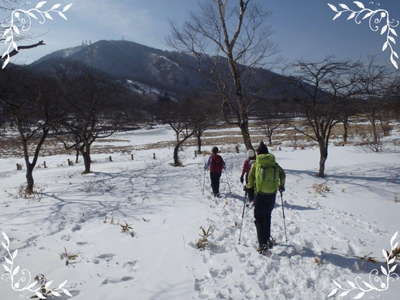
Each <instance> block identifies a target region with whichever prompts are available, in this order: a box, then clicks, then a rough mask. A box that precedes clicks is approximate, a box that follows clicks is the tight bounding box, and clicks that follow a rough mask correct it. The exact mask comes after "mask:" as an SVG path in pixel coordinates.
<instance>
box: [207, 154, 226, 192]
mask: <svg viewBox="0 0 400 300" xmlns="http://www.w3.org/2000/svg"><path fill="white" fill-rule="evenodd" d="M218 152H219V149H218V147H214V148H212V154H211V156H210V157H209V158H208V161H207V163H206V165H205V166H204V169H205V170H208V169H209V170H210V179H211V188H212V190H213V194H214V197H221V195H220V193H219V180H220V178H221V174H222V170H223V169H225V162H224V160H223V158H222V157H221V156H220V155H218Z"/></svg>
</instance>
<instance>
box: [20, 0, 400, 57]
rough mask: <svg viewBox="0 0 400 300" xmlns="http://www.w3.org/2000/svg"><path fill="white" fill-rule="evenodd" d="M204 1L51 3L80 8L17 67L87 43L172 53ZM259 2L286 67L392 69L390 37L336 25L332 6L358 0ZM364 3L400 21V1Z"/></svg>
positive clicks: (51, 27) (41, 28) (39, 28)
mask: <svg viewBox="0 0 400 300" xmlns="http://www.w3.org/2000/svg"><path fill="white" fill-rule="evenodd" d="M198 1H206V0H71V1H65V0H59V1H57V0H50V1H49V2H50V3H58V2H61V3H68V2H72V3H73V4H74V5H73V7H72V8H71V10H70V11H69V12H68V17H69V21H68V22H66V21H64V20H62V19H60V18H57V19H56V20H55V21H54V22H52V23H49V24H47V25H35V26H34V29H35V31H34V33H35V34H36V35H41V34H43V39H45V40H46V42H47V43H48V45H47V46H45V47H40V48H38V49H35V50H32V51H29V52H25V53H24V54H21V55H19V56H18V60H17V62H19V63H29V62H31V61H33V60H35V59H37V58H39V57H41V56H43V55H45V54H46V53H49V52H52V51H54V50H57V49H61V48H66V47H72V46H76V45H79V44H81V42H82V40H91V41H93V42H94V41H97V40H100V39H121V38H124V39H126V40H132V41H135V42H138V43H142V44H145V45H148V46H152V47H156V48H162V49H166V48H167V45H166V42H165V37H166V36H167V35H168V33H169V25H168V24H169V20H173V21H175V22H177V23H178V24H179V23H180V22H183V21H185V20H186V19H187V17H188V13H189V11H190V10H193V11H196V8H197V2H198ZM257 1H259V2H260V3H261V4H262V5H264V6H265V7H266V8H267V9H268V10H269V11H270V12H271V16H269V17H268V23H269V24H270V26H271V27H272V30H273V32H274V34H273V36H272V39H273V41H274V42H275V43H276V44H277V46H278V48H279V54H278V56H279V57H282V58H283V59H284V61H285V62H290V61H293V60H297V59H310V60H314V59H321V58H323V57H326V56H329V55H334V56H336V57H338V58H352V59H365V58H366V57H368V56H369V55H377V58H378V59H379V61H380V62H382V63H387V64H389V57H388V53H382V52H381V48H382V44H383V42H384V38H383V37H382V36H380V35H379V34H377V33H374V32H372V31H370V29H369V27H368V25H367V24H366V23H364V24H361V25H356V24H355V23H354V22H353V21H346V19H345V18H343V17H342V18H340V19H339V20H336V21H332V17H333V12H332V11H331V10H330V9H329V8H328V6H327V2H330V3H332V4H338V3H346V4H348V5H351V4H352V1H348V0H341V1H340V0H327V1H326V0H323V1H321V0H257ZM33 2H36V1H33ZM361 2H363V3H364V4H365V5H366V6H368V7H371V8H375V9H376V8H378V7H377V4H378V3H380V7H381V8H385V9H387V10H388V11H389V12H390V13H391V15H392V17H393V18H395V19H399V20H400V1H399V0H380V1H379V2H375V3H374V2H373V1H367V0H361ZM353 7H354V6H353ZM398 31H399V33H400V27H399V30H398ZM399 35H400V34H399ZM39 38H41V37H40V36H38V39H39ZM399 42H400V39H399ZM399 48H400V46H398V50H400V49H399Z"/></svg>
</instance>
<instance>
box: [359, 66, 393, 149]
mask: <svg viewBox="0 0 400 300" xmlns="http://www.w3.org/2000/svg"><path fill="white" fill-rule="evenodd" d="M358 78H359V84H360V87H361V89H362V95H361V96H362V99H363V100H364V103H363V104H362V112H363V113H364V115H365V116H366V117H367V118H368V121H369V122H370V125H371V133H372V136H373V141H372V144H375V145H379V144H380V135H379V130H378V127H379V122H380V124H383V126H385V117H384V114H385V104H386V103H387V101H386V99H385V97H387V95H388V93H390V91H389V90H390V86H391V84H392V81H391V74H390V72H389V71H388V70H387V68H386V67H384V66H380V65H377V64H376V63H375V60H374V58H371V59H370V60H369V62H368V64H366V65H364V66H363V68H362V69H361V70H360V72H359V74H358Z"/></svg>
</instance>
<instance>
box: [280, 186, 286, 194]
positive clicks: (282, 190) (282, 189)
mask: <svg viewBox="0 0 400 300" xmlns="http://www.w3.org/2000/svg"><path fill="white" fill-rule="evenodd" d="M284 191H285V187H284V186H283V185H281V186H280V187H279V192H280V193H283V192H284Z"/></svg>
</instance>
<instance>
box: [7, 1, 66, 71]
mask: <svg viewBox="0 0 400 300" xmlns="http://www.w3.org/2000/svg"><path fill="white" fill-rule="evenodd" d="M46 3H47V1H40V2H38V3H37V4H36V6H35V7H34V8H31V9H28V10H23V9H15V10H13V11H12V12H11V16H10V21H9V23H8V24H7V25H2V27H4V28H5V29H4V33H3V37H2V38H0V40H2V39H4V44H5V45H6V50H5V52H4V53H3V55H2V57H1V59H2V60H4V61H3V66H2V69H4V68H5V67H6V66H7V65H8V64H9V63H10V60H11V55H10V53H11V52H12V51H13V50H15V51H18V45H17V37H18V36H20V35H21V34H23V33H24V32H27V31H29V30H30V29H31V27H32V22H33V20H37V22H38V23H39V24H44V23H46V21H47V20H51V21H52V20H54V18H53V16H52V14H58V15H59V16H60V17H61V18H63V19H64V20H68V19H67V17H66V15H65V12H67V11H68V10H69V9H70V8H71V6H72V3H70V4H67V5H65V6H64V7H62V5H61V4H59V3H57V4H54V5H53V6H52V7H51V8H50V9H48V10H42V8H43V7H44V6H45V5H46Z"/></svg>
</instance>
